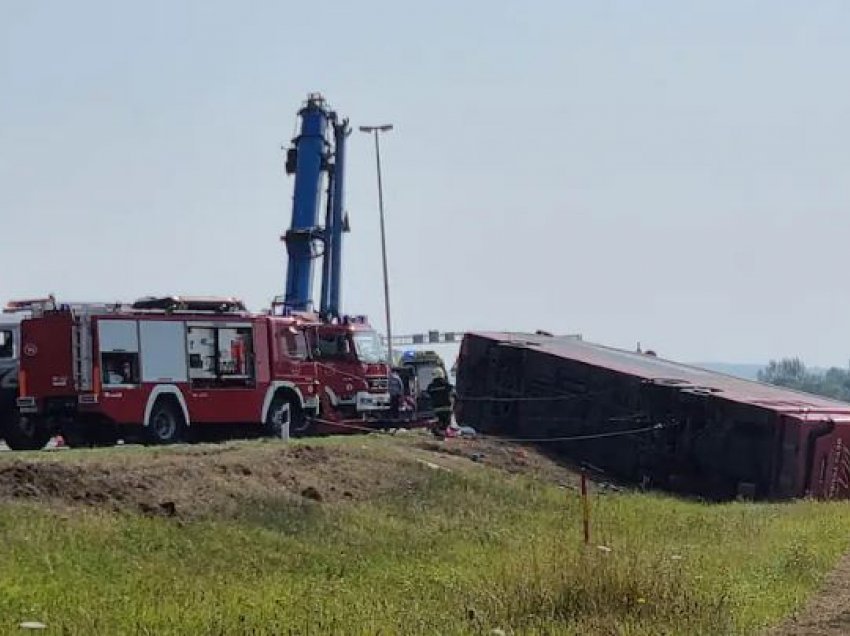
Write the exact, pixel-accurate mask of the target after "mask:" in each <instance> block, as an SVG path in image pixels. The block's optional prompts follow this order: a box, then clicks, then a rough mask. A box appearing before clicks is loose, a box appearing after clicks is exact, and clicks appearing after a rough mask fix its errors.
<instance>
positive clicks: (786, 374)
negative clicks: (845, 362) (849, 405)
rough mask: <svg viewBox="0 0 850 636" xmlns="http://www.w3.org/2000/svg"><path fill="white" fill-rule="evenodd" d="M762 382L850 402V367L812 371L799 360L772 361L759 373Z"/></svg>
mask: <svg viewBox="0 0 850 636" xmlns="http://www.w3.org/2000/svg"><path fill="white" fill-rule="evenodd" d="M758 379H759V380H760V381H762V382H767V383H769V384H775V385H777V386H784V387H787V388H789V389H797V390H799V391H806V392H808V393H815V394H817V395H823V396H826V397H831V398H836V399H839V400H844V401H845V402H850V367H848V368H847V369H839V368H838V367H831V368H830V369H827V370H826V371H812V370H809V369H807V368H806V365H805V364H803V361H802V360H800V359H799V358H783V359H782V360H771V361H770V364H768V365H767V367H765V368H764V369H762V370H761V371H759V373H758Z"/></svg>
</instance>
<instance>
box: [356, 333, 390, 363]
mask: <svg viewBox="0 0 850 636" xmlns="http://www.w3.org/2000/svg"><path fill="white" fill-rule="evenodd" d="M351 339H352V341H353V342H354V350H355V351H356V352H357V358H358V359H359V360H360V362H366V363H369V364H375V363H378V362H386V359H387V356H386V351H385V350H384V345H383V343H382V342H381V339H380V338H379V337H378V334H376V333H375V332H374V331H355V332H354V333H353V334H352V335H351Z"/></svg>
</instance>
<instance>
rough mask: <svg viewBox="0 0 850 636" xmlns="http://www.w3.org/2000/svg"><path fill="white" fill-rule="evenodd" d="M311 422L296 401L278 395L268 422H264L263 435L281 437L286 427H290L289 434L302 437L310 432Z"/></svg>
mask: <svg viewBox="0 0 850 636" xmlns="http://www.w3.org/2000/svg"><path fill="white" fill-rule="evenodd" d="M310 424H311V422H310V421H309V420H308V419H307V418H306V417H304V411H303V410H302V409H301V407H300V406H299V405H298V404H297V403H296V401H295V400H294V399H293V398H291V397H287V396H286V395H283V394H280V395H276V396H275V397H274V399H273V400H272V404H271V406H270V407H269V412H268V414H267V415H266V421H265V422H263V435H265V436H266V437H281V436H282V434H283V429H284V427H285V426H287V425H288V426H289V434H290V435H292V436H293V437H300V436H302V435H306V434H307V433H308V432H309V429H310Z"/></svg>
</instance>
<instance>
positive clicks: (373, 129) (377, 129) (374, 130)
mask: <svg viewBox="0 0 850 636" xmlns="http://www.w3.org/2000/svg"><path fill="white" fill-rule="evenodd" d="M392 129H393V126H392V124H383V125H381V126H360V132H364V133H367V134H372V135H373V136H374V137H375V162H376V164H377V169H378V210H379V213H380V217H381V257H382V259H383V263H384V309H385V311H386V314H387V363H388V364H389V366H390V367H392V364H393V327H392V322H391V320H390V281H389V274H388V272H387V233H386V229H385V226H384V187H383V182H382V180H381V144H380V142H379V141H378V135H379V133H382V132H389V131H390V130H392Z"/></svg>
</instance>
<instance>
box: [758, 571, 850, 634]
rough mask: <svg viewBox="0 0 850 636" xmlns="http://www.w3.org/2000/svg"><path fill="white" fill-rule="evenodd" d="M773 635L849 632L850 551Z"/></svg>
mask: <svg viewBox="0 0 850 636" xmlns="http://www.w3.org/2000/svg"><path fill="white" fill-rule="evenodd" d="M769 634H770V636H840V635H841V636H843V635H845V634H850V555H848V554H846V555H844V556H843V557H842V558H841V560H840V561H839V562H838V565H837V566H836V568H835V569H834V570H833V571H832V572H831V573H830V574H829V576H827V577H826V579H825V580H824V583H823V585H822V586H821V589H820V591H819V592H818V593H817V594H815V595H814V596H812V598H811V599H810V600H809V602H808V603H807V604H806V606H805V607H804V608H803V610H802V611H801V612H800V613H799V614H795V615H793V616H791V617H789V618H788V619H787V620H786V621H785V622H783V623H782V624H781V625H779V627H777V628H775V629H773V630H771V631H770V632H769Z"/></svg>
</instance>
